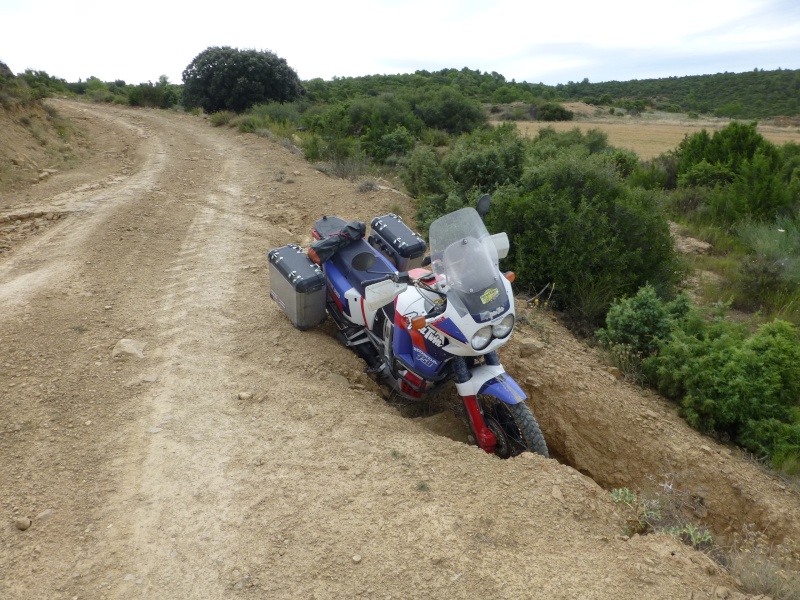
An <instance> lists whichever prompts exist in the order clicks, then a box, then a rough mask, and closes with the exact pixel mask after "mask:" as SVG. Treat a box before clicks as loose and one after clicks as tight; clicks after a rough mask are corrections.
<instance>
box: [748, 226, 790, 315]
mask: <svg viewBox="0 0 800 600" xmlns="http://www.w3.org/2000/svg"><path fill="white" fill-rule="evenodd" d="M736 234H737V237H738V239H739V240H740V242H741V243H742V244H743V245H744V247H745V248H746V250H747V252H748V255H747V257H746V258H745V260H743V261H742V263H741V267H740V278H739V282H738V291H739V295H738V297H737V304H738V305H740V306H744V307H747V308H751V309H759V308H766V309H767V310H772V311H779V310H781V309H782V308H783V307H784V305H786V304H788V303H792V302H794V303H795V304H797V303H798V300H800V297H798V296H800V224H798V222H797V221H795V220H794V219H790V218H783V219H778V220H777V221H772V222H761V223H759V222H744V223H741V224H740V225H739V226H738V227H737V228H736ZM798 308H800V307H798Z"/></svg>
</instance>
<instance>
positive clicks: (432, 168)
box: [400, 145, 445, 216]
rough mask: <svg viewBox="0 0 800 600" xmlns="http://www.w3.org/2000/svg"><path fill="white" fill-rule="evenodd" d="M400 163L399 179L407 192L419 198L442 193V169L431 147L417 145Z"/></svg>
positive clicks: (443, 189) (437, 156)
mask: <svg viewBox="0 0 800 600" xmlns="http://www.w3.org/2000/svg"><path fill="white" fill-rule="evenodd" d="M402 165H403V168H402V170H401V171H400V179H401V180H402V182H403V185H405V186H406V190H408V193H409V194H411V195H412V196H414V197H415V198H421V197H422V196H426V195H437V194H443V193H444V191H445V188H444V169H443V167H442V163H441V160H440V159H439V155H438V154H436V151H435V150H434V149H433V148H431V147H430V146H424V145H417V146H416V147H415V148H414V149H413V150H412V151H411V152H410V153H409V154H408V156H406V158H405V160H404V161H403V163H402ZM421 204H424V202H421ZM437 216H441V215H437Z"/></svg>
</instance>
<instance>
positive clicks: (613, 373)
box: [606, 367, 623, 380]
mask: <svg viewBox="0 0 800 600" xmlns="http://www.w3.org/2000/svg"><path fill="white" fill-rule="evenodd" d="M606 371H607V372H608V374H609V375H611V376H612V377H614V379H617V380H620V379H622V377H623V375H622V371H620V370H619V369H618V368H617V367H608V368H607V369H606Z"/></svg>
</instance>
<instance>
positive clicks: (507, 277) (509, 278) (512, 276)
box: [503, 271, 517, 283]
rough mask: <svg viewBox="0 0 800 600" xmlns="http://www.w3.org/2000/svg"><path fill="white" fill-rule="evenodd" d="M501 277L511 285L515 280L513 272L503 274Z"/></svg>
mask: <svg viewBox="0 0 800 600" xmlns="http://www.w3.org/2000/svg"><path fill="white" fill-rule="evenodd" d="M503 277H505V278H506V279H508V280H509V281H510V282H511V283H514V280H515V279H516V278H517V276H516V275H514V271H509V272H508V273H503Z"/></svg>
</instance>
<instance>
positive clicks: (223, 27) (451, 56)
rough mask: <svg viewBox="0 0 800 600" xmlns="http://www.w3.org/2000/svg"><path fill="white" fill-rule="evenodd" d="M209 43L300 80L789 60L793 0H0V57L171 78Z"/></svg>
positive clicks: (731, 65)
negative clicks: (258, 56) (276, 59)
mask: <svg viewBox="0 0 800 600" xmlns="http://www.w3.org/2000/svg"><path fill="white" fill-rule="evenodd" d="M211 46H232V47H234V48H240V49H256V50H270V51H272V52H274V53H275V54H277V55H278V56H280V57H281V58H285V59H286V61H287V62H288V64H289V66H290V67H292V68H293V69H294V70H295V71H296V72H297V74H298V75H299V77H300V79H301V80H308V79H313V78H316V77H321V78H322V79H326V80H330V79H332V78H333V77H334V76H338V77H349V76H353V77H357V76H362V75H374V74H395V73H413V72H414V71H416V70H420V69H425V70H428V71H435V70H439V69H444V68H456V69H461V68H463V67H468V68H470V69H473V70H476V69H477V70H480V71H486V72H492V71H496V72H497V73H501V74H502V75H504V76H505V77H506V79H507V80H509V81H510V80H512V79H514V80H516V81H517V82H521V81H528V82H530V83H539V82H541V83H545V84H548V85H555V84H558V83H567V82H569V81H582V80H583V79H584V78H588V79H589V81H590V82H593V83H596V82H601V81H613V80H616V81H628V80H631V79H650V78H658V77H671V76H678V77H680V76H684V75H704V74H712V73H722V72H726V71H727V72H732V73H739V72H743V71H752V70H753V69H755V68H758V69H766V70H772V69H777V68H783V69H798V68H800V0H661V1H657V2H652V1H651V2H647V0H636V1H632V0H610V1H609V0H591V1H589V0H567V1H555V0H548V1H546V2H545V1H542V0H481V1H478V0H283V1H281V2H275V0H261V1H258V2H255V1H249V2H245V1H242V0H225V1H215V2H210V1H208V0H193V1H192V2H186V1H184V0H138V1H136V2H118V1H114V0H104V1H102V2H100V1H95V0H66V1H65V0H0V61H3V62H5V63H6V64H7V65H8V66H9V67H10V68H11V70H12V71H13V72H14V73H21V72H23V71H24V70H25V69H34V70H38V71H46V72H47V73H48V74H49V75H51V76H55V77H60V78H62V79H66V80H67V81H71V82H72V81H78V79H87V78H88V77H91V76H94V77H98V78H100V79H101V80H103V81H114V80H117V79H122V80H124V81H126V82H127V83H134V84H135V83H142V82H147V81H152V82H156V81H158V78H159V77H160V76H161V75H166V76H167V77H168V78H169V81H170V82H173V83H181V81H182V73H183V70H184V69H185V68H186V67H187V66H188V65H189V64H190V63H191V62H192V60H193V59H194V58H195V57H196V56H197V55H198V54H200V53H201V52H202V51H203V50H205V49H206V48H208V47H211Z"/></svg>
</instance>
